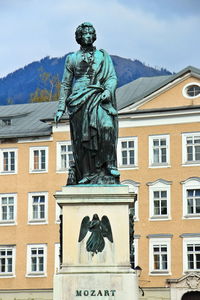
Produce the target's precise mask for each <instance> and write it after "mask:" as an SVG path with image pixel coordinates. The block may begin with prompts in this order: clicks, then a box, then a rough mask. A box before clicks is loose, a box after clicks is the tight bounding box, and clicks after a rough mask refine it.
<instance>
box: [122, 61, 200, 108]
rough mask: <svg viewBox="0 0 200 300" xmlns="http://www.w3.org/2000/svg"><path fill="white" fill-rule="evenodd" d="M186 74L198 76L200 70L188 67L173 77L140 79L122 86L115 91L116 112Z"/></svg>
mask: <svg viewBox="0 0 200 300" xmlns="http://www.w3.org/2000/svg"><path fill="white" fill-rule="evenodd" d="M187 73H190V74H191V75H195V76H200V69H197V68H194V67H192V66H188V67H186V68H185V69H183V70H181V71H180V72H178V73H177V74H174V75H168V76H155V77H141V78H139V79H137V80H134V81H132V82H130V83H128V84H126V85H124V86H122V87H121V88H119V89H117V103H118V110H120V109H122V108H125V107H127V106H129V105H132V104H134V103H136V102H138V101H140V100H142V99H143V98H145V97H147V96H149V95H151V94H152V93H154V92H156V91H157V90H159V89H161V88H162V87H164V86H166V85H167V84H169V83H170V82H173V81H174V80H176V79H178V78H179V77H182V76H184V75H185V74H187Z"/></svg>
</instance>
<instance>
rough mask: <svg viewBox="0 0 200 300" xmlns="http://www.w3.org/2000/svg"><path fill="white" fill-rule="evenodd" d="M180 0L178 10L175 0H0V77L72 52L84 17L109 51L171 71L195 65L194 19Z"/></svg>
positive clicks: (196, 39)
mask: <svg viewBox="0 0 200 300" xmlns="http://www.w3.org/2000/svg"><path fill="white" fill-rule="evenodd" d="M181 1H182V3H183V7H182V12H181V8H180V0H177V1H172V0H168V1H163V0H161V1H159V2H158V1H157V0H156V1H155V0H152V1H146V0H140V1H136V0H123V1H122V0H109V1H108V0H101V1H97V0H76V1H71V0H70V1H69V0H57V1H55V0H42V1H40V0H18V1H12V0H0V43H1V47H0V59H1V60H2V63H1V70H0V72H1V73H0V76H1V75H6V74H7V73H8V72H12V71H14V70H15V69H17V68H19V67H22V66H24V65H25V64H28V63H30V62H32V61H33V60H38V59H41V58H42V57H44V56H46V55H50V56H62V55H64V54H65V53H67V52H70V51H75V50H76V49H77V48H78V45H77V44H76V42H75V39H74V31H75V28H76V27H77V26H78V25H79V24H80V23H82V22H84V21H89V22H91V23H93V24H94V26H95V28H96V30H97V42H96V45H97V47H98V48H104V49H106V50H107V51H108V52H109V53H110V54H116V55H119V56H122V57H128V58H132V59H140V60H141V61H143V62H146V63H147V64H150V65H153V66H155V65H158V66H162V67H166V68H168V69H170V70H171V71H179V70H180V69H181V68H184V67H185V66H186V65H189V64H192V65H195V66H196V67H200V66H199V65H198V64H199V63H198V57H199V53H198V52H199V51H198V49H199V43H200V42H199V39H198V38H197V37H198V35H199V33H198V28H199V25H200V21H199V17H198V15H197V14H195V12H193V11H192V9H190V10H189V13H187V10H186V8H187V7H188V1H189V0H188V1H187V0H181ZM190 1H191V2H193V3H196V4H197V1H196V0H190ZM174 2H176V4H173V3H174ZM150 3H151V5H150ZM158 3H160V4H158ZM166 3H168V4H166ZM198 3H199V2H198ZM156 4H157V5H156ZM170 4H171V5H172V6H171V7H172V10H173V11H172V10H170ZM162 5H163V6H162ZM198 7H199V6H198ZM191 53H192V55H191Z"/></svg>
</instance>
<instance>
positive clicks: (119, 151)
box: [117, 136, 138, 170]
mask: <svg viewBox="0 0 200 300" xmlns="http://www.w3.org/2000/svg"><path fill="white" fill-rule="evenodd" d="M129 141H133V142H134V164H127V165H124V164H123V163H122V144H121V143H122V142H129ZM117 158H118V167H119V169H120V170H126V169H137V168H138V137H137V136H132V137H123V138H122V137H120V138H118V144H117Z"/></svg>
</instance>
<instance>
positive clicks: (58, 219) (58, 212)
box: [56, 202, 62, 224]
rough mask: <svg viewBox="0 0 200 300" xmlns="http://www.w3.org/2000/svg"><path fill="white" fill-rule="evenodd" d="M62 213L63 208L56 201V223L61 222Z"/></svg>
mask: <svg viewBox="0 0 200 300" xmlns="http://www.w3.org/2000/svg"><path fill="white" fill-rule="evenodd" d="M60 215H62V208H61V207H60V206H59V205H58V203H57V202H56V224H60Z"/></svg>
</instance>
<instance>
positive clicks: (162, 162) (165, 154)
mask: <svg viewBox="0 0 200 300" xmlns="http://www.w3.org/2000/svg"><path fill="white" fill-rule="evenodd" d="M149 155H150V156H149V164H150V166H153V167H158V166H161V167H162V166H168V165H169V136H168V135H163V136H159V135H158V136H150V137H149Z"/></svg>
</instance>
